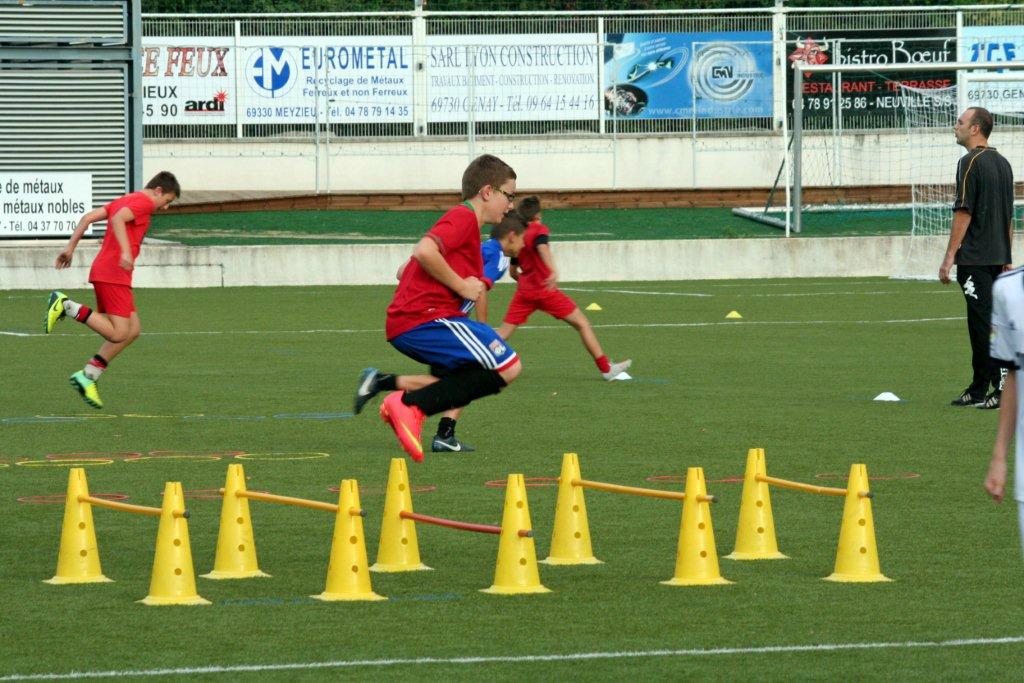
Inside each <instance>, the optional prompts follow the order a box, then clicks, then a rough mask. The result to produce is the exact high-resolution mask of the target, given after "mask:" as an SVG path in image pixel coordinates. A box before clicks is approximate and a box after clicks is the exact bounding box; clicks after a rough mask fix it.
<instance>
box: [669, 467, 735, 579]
mask: <svg viewBox="0 0 1024 683" xmlns="http://www.w3.org/2000/svg"><path fill="white" fill-rule="evenodd" d="M710 501H711V498H710V497H709V496H708V495H707V487H706V485H705V483H704V470H703V469H701V468H700V467H690V468H689V469H687V470H686V500H684V501H683V517H682V520H681V522H680V524H679V545H678V548H677V550H676V573H675V576H673V577H672V578H671V579H670V580H668V581H662V583H663V584H666V585H668V586H714V585H722V584H727V583H732V581H726V580H725V579H723V578H722V575H721V574H720V573H719V571H718V552H717V551H716V550H715V532H714V530H713V529H712V528H711V507H710V506H709V503H710Z"/></svg>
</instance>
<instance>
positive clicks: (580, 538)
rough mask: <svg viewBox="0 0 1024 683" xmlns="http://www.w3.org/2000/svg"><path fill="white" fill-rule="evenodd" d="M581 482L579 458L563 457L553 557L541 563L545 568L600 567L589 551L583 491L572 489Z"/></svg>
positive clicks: (550, 556)
mask: <svg viewBox="0 0 1024 683" xmlns="http://www.w3.org/2000/svg"><path fill="white" fill-rule="evenodd" d="M582 478H583V477H582V476H581V475H580V459H579V456H577V455H576V454H575V453H566V454H565V455H563V456H562V473H561V476H559V477H558V502H557V503H555V529H554V531H553V532H552V533H551V553H550V554H549V555H548V556H547V558H546V559H543V560H541V562H543V563H544V564H601V560H599V559H597V558H596V557H594V551H593V549H592V548H591V547H590V524H589V523H588V522H587V504H586V502H585V501H584V500H583V488H582V487H580V486H573V485H572V482H573V480H575V479H582Z"/></svg>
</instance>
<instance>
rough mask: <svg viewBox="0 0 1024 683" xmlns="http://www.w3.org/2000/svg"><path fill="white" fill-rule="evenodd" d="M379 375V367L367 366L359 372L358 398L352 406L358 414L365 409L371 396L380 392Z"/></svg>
mask: <svg viewBox="0 0 1024 683" xmlns="http://www.w3.org/2000/svg"><path fill="white" fill-rule="evenodd" d="M379 375H380V371H379V370H378V369H377V368H366V369H365V370H363V371H362V372H361V373H359V385H358V386H357V387H356V400H355V403H354V404H353V408H352V412H354V413H355V414H356V415H358V414H359V413H361V412H362V411H363V408H364V407H365V406H366V404H367V402H368V401H369V400H370V399H371V398H373V397H374V396H376V395H377V394H379V393H380V387H379V386H378V385H377V377H378V376H379Z"/></svg>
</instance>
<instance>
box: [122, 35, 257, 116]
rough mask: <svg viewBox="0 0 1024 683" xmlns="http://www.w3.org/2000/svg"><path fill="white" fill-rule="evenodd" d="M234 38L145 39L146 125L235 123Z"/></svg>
mask: <svg viewBox="0 0 1024 683" xmlns="http://www.w3.org/2000/svg"><path fill="white" fill-rule="evenodd" d="M231 43H232V40H231V39H230V38H144V39H143V47H142V114H143V123H145V124H147V125H150V124H192V123H197V124H207V123H232V124H233V123H235V110H236V108H235V99H236V98H237V97H238V92H237V90H236V88H235V85H236V82H235V53H234V48H233V47H231Z"/></svg>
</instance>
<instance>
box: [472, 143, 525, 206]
mask: <svg viewBox="0 0 1024 683" xmlns="http://www.w3.org/2000/svg"><path fill="white" fill-rule="evenodd" d="M515 179H516V172H515V171H513V170H512V167H511V166H509V165H508V164H506V163H505V162H504V161H502V160H501V159H499V158H498V157H496V156H494V155H493V154H481V155H480V156H478V157H477V158H476V159H473V161H471V162H470V163H469V166H467V167H466V171H465V173H463V174H462V198H463V199H472V198H473V197H475V196H477V195H478V194H480V190H482V189H483V188H484V186H485V185H490V186H491V187H493V188H496V189H497V188H500V187H501V186H502V185H504V184H505V182H506V181H509V180H515Z"/></svg>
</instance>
